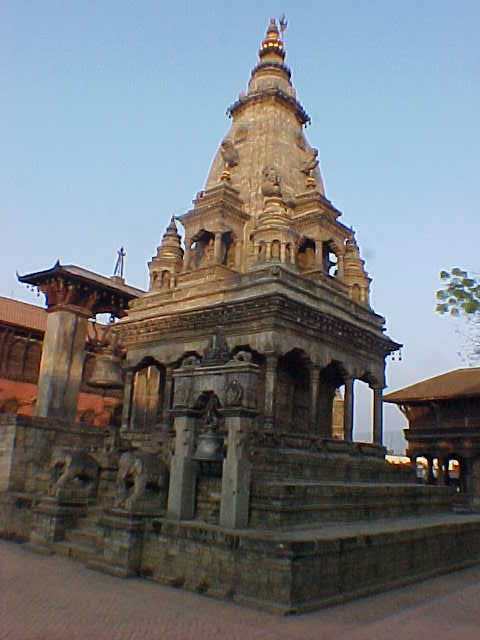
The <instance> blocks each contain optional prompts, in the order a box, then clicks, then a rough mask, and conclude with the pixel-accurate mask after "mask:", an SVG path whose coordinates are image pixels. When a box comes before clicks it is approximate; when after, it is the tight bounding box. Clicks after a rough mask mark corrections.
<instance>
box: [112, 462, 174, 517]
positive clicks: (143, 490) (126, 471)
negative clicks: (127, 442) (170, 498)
mask: <svg viewBox="0 0 480 640" xmlns="http://www.w3.org/2000/svg"><path fill="white" fill-rule="evenodd" d="M167 488H168V468H167V466H166V464H165V463H163V462H162V461H161V460H159V459H158V458H157V457H156V456H154V455H153V454H151V453H134V452H133V451H127V452H126V453H123V454H122V456H121V458H120V463H119V467H118V474H117V487H116V497H115V507H117V508H119V509H125V510H127V511H130V510H135V509H141V510H145V509H148V508H149V507H158V506H159V503H163V502H165V500H166V494H167Z"/></svg>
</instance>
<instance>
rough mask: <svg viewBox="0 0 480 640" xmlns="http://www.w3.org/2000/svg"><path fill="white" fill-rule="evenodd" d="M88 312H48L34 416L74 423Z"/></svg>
mask: <svg viewBox="0 0 480 640" xmlns="http://www.w3.org/2000/svg"><path fill="white" fill-rule="evenodd" d="M87 314H88V312H86V313H84V314H81V313H80V312H79V313H75V312H73V311H70V310H58V311H51V312H49V314H48V316H47V329H46V331H45V338H44V340H43V350H42V360H41V364H40V375H39V378H38V391H37V402H36V405H35V415H36V416H41V417H49V418H62V419H64V420H70V421H74V420H75V415H76V412H77V402H78V394H79V391H80V383H81V381H82V373H83V360H84V357H85V339H86V336H87V326H88V317H89V316H88V315H87Z"/></svg>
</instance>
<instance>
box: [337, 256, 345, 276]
mask: <svg viewBox="0 0 480 640" xmlns="http://www.w3.org/2000/svg"><path fill="white" fill-rule="evenodd" d="M343 263H344V260H343V253H339V254H338V255H337V277H338V278H339V280H343V276H344V268H343Z"/></svg>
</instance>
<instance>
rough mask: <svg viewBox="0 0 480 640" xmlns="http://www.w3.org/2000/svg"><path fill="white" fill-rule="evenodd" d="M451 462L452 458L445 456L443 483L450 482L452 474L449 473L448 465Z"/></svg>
mask: <svg viewBox="0 0 480 640" xmlns="http://www.w3.org/2000/svg"><path fill="white" fill-rule="evenodd" d="M449 464H450V458H449V457H448V456H446V457H444V458H443V460H442V468H443V484H445V485H448V484H450V476H449V473H448V466H449Z"/></svg>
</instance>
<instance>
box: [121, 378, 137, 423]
mask: <svg viewBox="0 0 480 640" xmlns="http://www.w3.org/2000/svg"><path fill="white" fill-rule="evenodd" d="M133 376H134V372H133V370H132V369H128V370H127V372H126V374H125V386H124V388H123V408H122V425H121V430H122V431H128V430H129V428H130V413H131V407H132V385H133Z"/></svg>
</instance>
